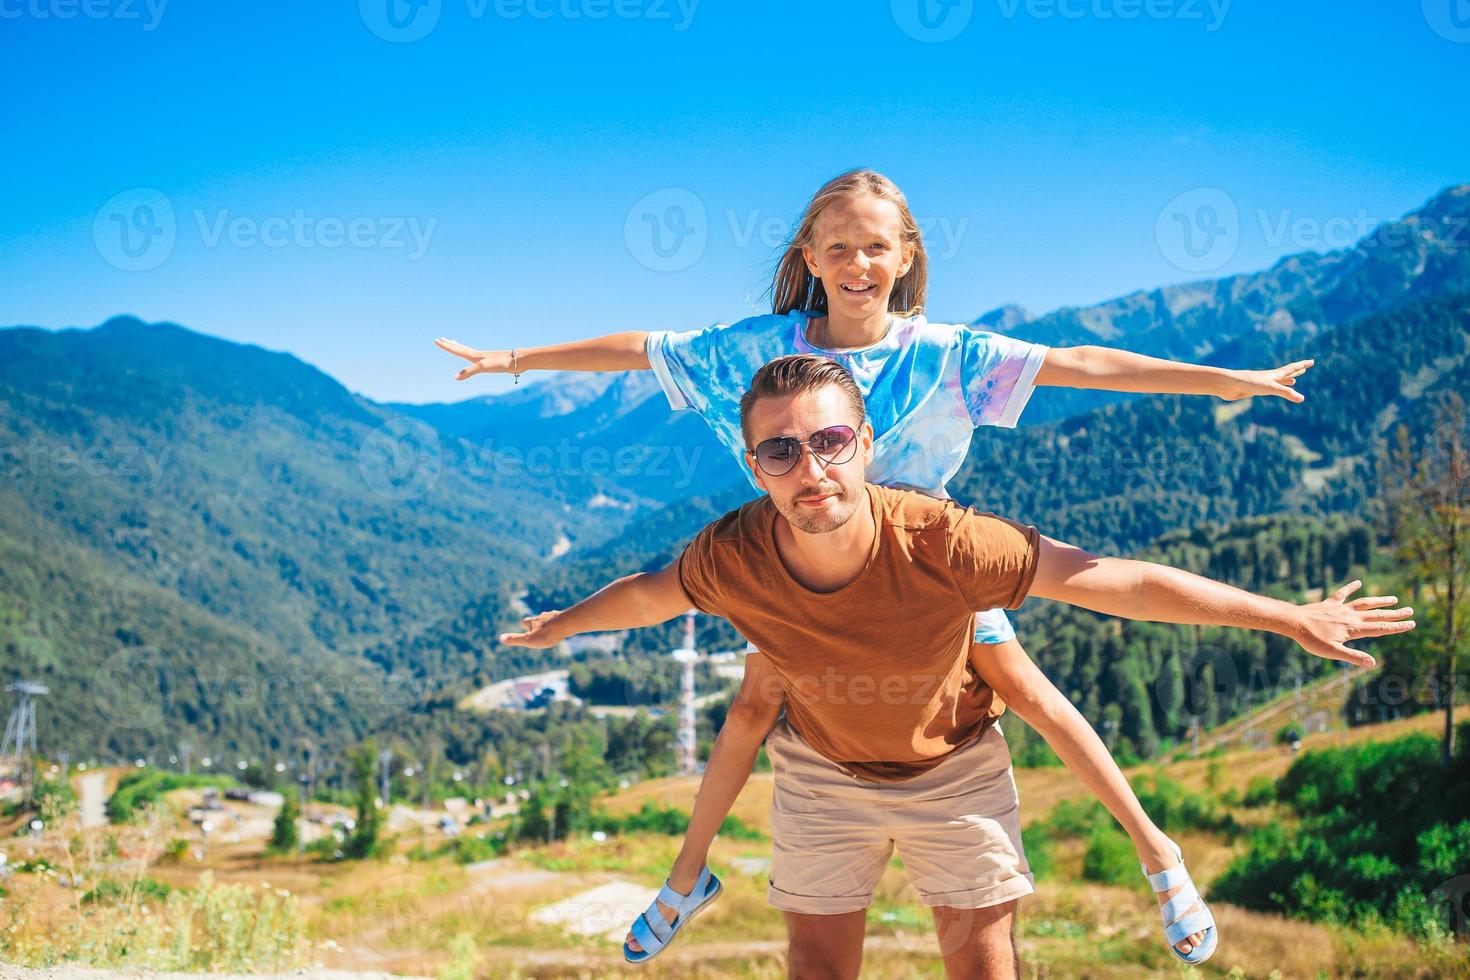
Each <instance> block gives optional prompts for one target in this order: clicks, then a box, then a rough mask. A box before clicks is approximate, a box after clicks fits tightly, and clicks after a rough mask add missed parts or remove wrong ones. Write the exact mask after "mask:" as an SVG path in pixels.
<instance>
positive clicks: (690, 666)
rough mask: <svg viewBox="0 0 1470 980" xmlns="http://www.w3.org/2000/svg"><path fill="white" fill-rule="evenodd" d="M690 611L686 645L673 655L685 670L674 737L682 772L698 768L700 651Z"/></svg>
mask: <svg viewBox="0 0 1470 980" xmlns="http://www.w3.org/2000/svg"><path fill="white" fill-rule="evenodd" d="M696 615H697V614H696V613H695V612H694V610H692V609H691V610H689V611H688V612H687V613H685V614H684V645H683V646H682V647H680V648H679V649H677V650H675V651H674V653H673V657H674V659H675V660H676V661H678V662H679V664H680V666H681V667H682V670H681V672H680V676H679V734H678V735H677V736H676V737H675V739H674V768H675V770H676V771H677V772H678V773H679V774H680V775H685V776H687V775H691V774H693V773H694V772H695V771H697V770H698V768H699V763H698V759H697V758H696V752H695V749H696V743H695V727H694V665H695V664H696V663H697V662H698V661H699V659H700V657H699V651H698V650H697V649H696V648H695V646H694V617H695V616H696Z"/></svg>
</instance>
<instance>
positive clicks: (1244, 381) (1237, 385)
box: [1219, 359, 1317, 403]
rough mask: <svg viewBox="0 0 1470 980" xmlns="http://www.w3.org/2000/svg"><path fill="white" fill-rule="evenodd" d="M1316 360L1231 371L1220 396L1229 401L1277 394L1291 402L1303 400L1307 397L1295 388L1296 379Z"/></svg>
mask: <svg viewBox="0 0 1470 980" xmlns="http://www.w3.org/2000/svg"><path fill="white" fill-rule="evenodd" d="M1316 363H1317V362H1316V360H1314V359H1308V360H1305V361H1295V362H1293V363H1291V364H1288V365H1286V366H1285V367H1279V368H1272V369H1270V370H1267V371H1229V372H1227V377H1226V380H1225V384H1224V386H1223V389H1224V390H1222V391H1221V392H1220V393H1219V394H1220V397H1221V398H1223V399H1225V400H1226V401H1228V402H1233V401H1238V400H1239V399H1241V398H1253V397H1255V396H1256V395H1276V396H1277V397H1278V398H1285V399H1286V400H1287V401H1289V402H1298V403H1300V402H1303V401H1306V398H1305V397H1304V396H1303V395H1302V393H1301V392H1299V391H1296V390H1295V389H1294V387H1293V386H1294V385H1295V384H1296V379H1297V378H1299V377H1301V376H1302V375H1303V374H1306V373H1307V369H1308V368H1310V367H1311V366H1312V365H1313V364H1316Z"/></svg>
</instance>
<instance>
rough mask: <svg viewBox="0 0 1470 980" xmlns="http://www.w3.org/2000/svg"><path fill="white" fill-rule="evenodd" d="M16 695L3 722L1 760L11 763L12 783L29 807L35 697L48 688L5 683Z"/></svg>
mask: <svg viewBox="0 0 1470 980" xmlns="http://www.w3.org/2000/svg"><path fill="white" fill-rule="evenodd" d="M5 690H7V691H9V692H11V693H12V694H14V695H16V700H15V707H13V708H11V709H10V718H9V720H8V721H6V722H5V741H4V742H3V743H0V763H5V764H9V765H11V766H14V770H15V782H16V785H17V786H18V787H19V788H21V789H22V790H23V791H24V793H25V801H26V805H27V806H30V805H31V803H32V801H33V798H34V793H35V789H36V766H35V760H36V703H35V699H36V698H38V697H40V696H41V695H43V694H50V693H51V689H50V688H48V687H47V686H46V685H45V684H37V683H36V682H35V681H16V682H15V683H13V684H7V685H5Z"/></svg>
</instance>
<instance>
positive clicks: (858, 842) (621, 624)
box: [501, 355, 1413, 978]
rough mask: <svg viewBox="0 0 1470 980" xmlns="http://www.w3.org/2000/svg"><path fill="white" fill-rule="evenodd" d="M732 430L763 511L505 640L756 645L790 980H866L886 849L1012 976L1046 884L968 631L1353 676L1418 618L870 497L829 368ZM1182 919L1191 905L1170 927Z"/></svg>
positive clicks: (975, 955) (901, 496)
mask: <svg viewBox="0 0 1470 980" xmlns="http://www.w3.org/2000/svg"><path fill="white" fill-rule="evenodd" d="M741 427H742V430H743V434H744V436H745V439H746V445H747V447H748V451H747V454H746V462H747V464H748V465H749V466H750V467H751V469H752V472H753V473H754V475H755V479H756V482H757V484H758V485H759V486H760V487H761V489H763V490H765V491H766V494H767V496H765V497H762V498H760V499H758V500H756V501H753V502H751V503H748V504H746V505H745V506H743V507H741V508H740V509H739V510H736V511H734V512H732V513H730V514H727V515H725V516H724V517H722V518H721V519H720V520H718V521H716V522H714V523H712V524H710V525H709V526H707V527H706V528H704V529H703V530H702V531H701V532H700V533H699V535H698V536H697V537H696V538H695V540H694V541H693V542H692V543H691V544H690V545H689V546H688V547H687V548H686V549H685V550H684V552H683V554H682V555H681V556H680V557H679V559H678V560H677V561H675V562H673V563H672V564H670V565H669V566H668V567H666V568H664V569H663V570H661V571H658V572H654V573H651V574H639V575H632V576H628V577H626V578H622V579H619V580H618V581H616V582H614V583H612V584H611V585H609V586H607V587H606V588H604V589H602V590H601V591H599V592H598V593H596V594H595V595H593V596H591V597H589V598H588V599H585V600H583V601H582V602H580V603H578V604H577V605H576V606H573V607H572V608H571V609H568V610H566V611H564V612H562V611H553V612H547V613H542V614H540V615H538V616H533V617H528V618H527V619H526V620H524V621H523V622H524V625H525V627H526V629H525V632H523V633H519V634H505V635H503V636H502V637H501V640H502V642H505V643H508V644H513V645H523V646H532V647H548V646H551V645H553V644H555V643H557V642H560V641H561V640H562V639H564V638H565V637H567V636H571V635H573V634H576V633H582V632H589V631H598V630H613V629H627V628H632V627H638V626H650V625H654V624H656V623H661V622H665V621H667V620H669V619H672V618H673V617H675V616H677V615H679V614H681V613H682V612H684V611H685V610H686V609H688V608H689V606H690V605H691V604H693V605H694V606H696V607H697V608H699V609H701V610H703V611H704V612H707V613H710V614H712V615H718V616H723V617H724V618H726V619H728V620H729V621H730V622H731V623H732V624H734V626H735V627H736V628H737V629H738V630H739V631H740V632H741V634H742V635H743V636H745V637H746V638H747V639H749V640H751V641H752V642H753V643H755V645H756V646H757V647H758V648H759V649H760V651H761V652H760V653H759V654H751V655H750V656H749V657H748V658H747V662H746V678H745V683H744V684H743V685H742V688H741V692H740V694H739V695H738V696H737V698H736V702H735V704H734V706H732V709H731V717H732V719H733V718H735V717H736V716H738V717H739V718H740V722H739V723H740V724H741V725H742V726H743V727H745V728H747V729H750V728H751V727H752V726H754V727H755V728H756V729H758V730H759V731H762V732H764V731H766V730H767V729H769V732H770V734H769V735H768V736H767V739H766V749H767V753H768V754H769V755H770V757H771V761H772V766H773V769H774V771H775V795H774V799H773V803H772V829H771V833H772V863H771V876H770V884H769V889H768V898H769V901H770V902H771V904H772V905H774V906H776V907H777V908H780V909H781V910H782V911H783V913H784V915H785V918H786V922H787V927H788V932H789V935H790V956H789V970H790V972H791V975H792V976H800V977H843V978H847V977H856V976H857V975H858V970H859V967H860V965H861V960H862V940H863V930H864V924H865V918H866V913H865V910H866V908H867V906H868V904H869V903H870V901H871V899H872V895H873V891H874V889H875V887H876V885H877V882H878V880H879V878H880V877H881V875H882V872H883V869H884V867H885V866H886V865H887V863H888V859H889V856H890V854H891V853H892V848H893V847H894V846H895V845H896V846H897V848H898V850H899V852H900V854H901V856H902V857H903V859H904V864H905V870H906V872H907V873H908V875H909V877H910V881H911V882H912V883H913V885H914V887H915V889H916V890H917V891H918V892H919V894H920V896H921V897H922V899H923V901H924V902H925V904H927V905H929V906H931V907H932V908H933V910H934V916H935V923H936V927H937V928H938V930H939V933H940V936H941V945H942V952H943V954H944V960H945V967H946V970H947V972H948V973H949V975H950V976H954V977H961V976H963V977H975V976H990V977H997V978H1000V977H1015V976H1017V975H1018V964H1017V962H1016V958H1015V951H1014V942H1013V940H1012V932H1013V928H1014V921H1015V906H1016V902H1017V900H1018V899H1019V898H1020V897H1021V896H1022V895H1025V894H1029V893H1030V892H1031V891H1033V880H1032V876H1031V873H1030V869H1029V867H1028V866H1027V865H1026V861H1025V856H1024V852H1023V850H1022V847H1021V841H1020V823H1019V816H1018V803H1017V800H1016V794H1015V784H1014V780H1013V778H1012V774H1011V768H1010V756H1009V752H1008V750H1007V749H1006V746H1005V741H1004V739H1003V737H1002V736H1001V733H1000V730H999V728H998V727H996V726H995V725H994V717H993V715H992V713H991V712H990V710H989V709H990V706H991V702H992V695H991V692H990V690H989V688H988V687H987V686H986V685H985V684H984V682H983V681H981V679H980V677H979V676H978V673H977V671H976V669H975V668H974V665H973V664H972V663H971V661H970V657H971V652H972V643H971V638H972V622H973V612H974V610H976V609H987V608H992V607H1000V606H1003V607H1005V608H1008V609H1014V608H1016V607H1017V606H1019V605H1020V604H1021V602H1022V600H1023V599H1025V598H1026V596H1028V595H1034V596H1041V597H1043V598H1049V599H1056V600H1059V601H1062V602H1068V603H1071V604H1073V605H1077V606H1082V607H1084V608H1087V609H1092V610H1095V611H1098V612H1102V613H1108V614H1111V615H1115V616H1122V617H1125V618H1129V619H1142V620H1151V621H1157V622H1173V623H1196V624H1200V625H1222V626H1238V627H1243V628H1249V629H1263V630H1269V631H1272V632H1277V633H1281V634H1283V635H1286V636H1289V637H1291V638H1292V639H1294V640H1296V641H1297V642H1298V643H1300V644H1301V646H1302V647H1303V648H1305V649H1306V650H1307V651H1308V652H1310V653H1313V654H1315V655H1317V656H1321V657H1327V658H1330V659H1334V660H1344V661H1347V662H1349V663H1354V664H1358V665H1360V666H1371V665H1372V663H1373V659H1372V658H1371V657H1369V656H1368V655H1366V654H1363V653H1361V652H1359V651H1355V650H1351V649H1349V648H1348V647H1347V646H1345V645H1344V644H1345V642H1346V641H1348V640H1352V639H1357V638H1361V637H1372V636H1382V635H1387V634H1390V633H1398V632H1403V631H1404V630H1407V629H1411V628H1413V623H1412V622H1411V621H1408V620H1407V618H1406V617H1407V616H1408V615H1410V612H1411V611H1410V610H1407V609H1394V610H1387V609H1383V608H1381V607H1383V606H1385V605H1390V604H1392V602H1393V601H1394V600H1392V599H1383V598H1363V599H1358V600H1356V601H1354V602H1352V603H1347V602H1345V600H1346V598H1347V595H1348V594H1350V590H1349V588H1348V587H1345V588H1344V589H1341V590H1339V591H1338V592H1337V593H1336V594H1334V595H1333V596H1332V597H1331V598H1329V599H1327V600H1324V601H1323V602H1319V603H1312V604H1307V605H1301V606H1296V605H1292V604H1291V603H1287V602H1281V601H1279V600H1275V599H1268V598H1264V597H1261V596H1257V595H1253V594H1251V593H1248V592H1243V591H1241V590H1239V589H1235V588H1232V587H1230V586H1227V585H1223V584H1221V583H1218V582H1213V581H1211V580H1209V579H1205V578H1201V577H1199V576H1196V575H1192V574H1189V573H1187V572H1183V571H1179V570H1177V569H1172V568H1168V567H1166V566H1162V565H1157V564H1153V563H1149V562H1140V561H1129V560H1122V559H1115V558H1099V557H1096V556H1094V555H1091V554H1088V553H1087V552H1085V551H1083V550H1081V549H1079V548H1075V547H1072V546H1070V545H1067V544H1063V543H1061V542H1058V541H1054V540H1052V539H1050V538H1047V537H1045V536H1044V535H1042V534H1040V533H1038V532H1037V530H1036V529H1035V528H1034V527H1027V526H1023V525H1020V524H1017V523H1015V522H1013V521H1010V520H1007V519H1004V518H1000V517H996V516H995V515H992V514H984V513H979V512H977V511H974V510H970V509H967V508H962V507H960V506H959V505H957V504H955V503H954V502H953V501H941V500H936V499H933V498H931V497H928V496H925V495H923V494H920V493H916V492H911V491H902V490H893V489H890V488H886V487H881V486H877V485H875V484H870V483H867V482H866V480H865V474H866V468H867V465H868V464H869V463H870V462H871V460H872V454H873V431H872V427H871V426H870V425H869V424H868V422H867V420H866V418H865V410H864V406H863V400H862V395H861V392H860V391H859V390H858V388H857V386H856V385H855V384H854V383H853V381H852V379H851V377H850V376H848V375H847V373H846V372H845V371H844V370H843V369H842V368H841V367H840V366H839V365H837V364H835V363H833V362H831V361H829V360H826V359H824V358H819V357H814V356H810V355H796V356H791V357H783V358H778V359H777V360H775V361H772V362H770V363H769V364H767V365H766V366H764V367H762V368H761V369H760V370H759V371H758V372H757V373H756V375H755V377H754V378H753V379H752V382H751V387H750V390H749V391H748V392H747V393H746V395H745V398H744V400H743V401H742V403H741ZM973 649H978V650H980V651H982V654H983V650H984V648H983V647H973ZM783 700H784V705H785V717H784V718H780V719H778V717H777V716H778V714H779V713H780V709H781V707H782V704H783ZM727 724H728V723H727ZM762 725H764V726H765V727H761V726H762ZM772 725H774V727H771V726H772ZM713 767H714V762H713V760H712V761H711V768H713ZM746 771H747V772H748V771H749V767H748V765H747V766H746ZM708 776H709V774H708V773H707V774H706V785H708V782H709V779H708ZM735 792H738V786H737V787H736V789H735ZM722 794H723V795H722V798H721V799H720V800H719V801H718V803H717V804H716V805H715V806H714V807H713V809H714V810H716V811H718V810H719V809H720V806H721V805H723V806H724V807H725V809H728V804H729V802H731V801H733V798H734V795H733V793H730V792H729V789H728V784H726V786H725V788H724V789H723V790H722ZM726 797H727V798H726ZM705 819H706V820H707V819H708V817H706V818H705ZM692 830H693V824H691V831H692ZM672 883H673V879H672V878H671V884H672ZM1192 912H1193V913H1198V912H1200V907H1198V906H1196V905H1193V904H1191V903H1186V907H1184V908H1180V909H1179V910H1178V916H1177V917H1179V918H1184V917H1188V916H1190V914H1191V913H1192ZM1196 921H1197V917H1196ZM1191 928H1192V929H1193V928H1199V927H1196V926H1191Z"/></svg>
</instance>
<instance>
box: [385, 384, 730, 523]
mask: <svg viewBox="0 0 1470 980" xmlns="http://www.w3.org/2000/svg"><path fill="white" fill-rule="evenodd" d="M392 407H393V408H394V409H396V410H398V411H401V412H403V413H404V414H405V415H409V416H412V417H414V418H418V419H422V420H423V421H425V422H427V423H428V424H430V425H432V426H434V427H435V428H437V429H438V430H439V431H440V432H441V433H445V434H447V435H451V436H456V437H459V438H462V439H465V440H467V441H468V442H470V443H471V444H473V445H475V446H477V447H480V448H481V449H482V451H484V452H486V453H487V454H489V453H492V452H497V451H498V452H499V453H501V454H502V455H512V456H518V457H519V458H524V459H526V460H528V461H530V460H532V459H535V458H538V457H537V454H540V455H539V458H541V459H543V460H552V459H555V460H558V461H561V460H566V461H567V463H566V464H561V463H560V462H558V465H557V473H558V477H559V479H560V480H561V482H562V484H563V491H564V492H565V493H566V494H567V495H568V496H569V497H572V498H575V499H578V500H581V501H584V502H591V505H593V506H599V507H602V508H620V509H622V510H624V511H626V512H629V514H630V516H631V514H632V512H635V511H637V510H638V509H639V508H647V507H657V506H660V505H663V504H667V503H671V502H673V501H677V500H682V499H684V498H685V497H690V496H697V495H699V494H704V493H709V492H711V491H714V490H717V489H719V488H721V487H724V486H726V485H728V484H730V483H732V482H734V481H736V480H743V477H742V476H741V473H740V471H739V469H738V467H737V466H736V464H735V462H734V460H733V459H731V458H730V455H729V453H728V452H726V450H725V449H724V447H722V446H721V445H720V443H719V441H718V440H717V439H716V438H715V437H714V434H713V433H712V432H711V431H710V429H709V426H707V425H706V424H705V423H704V420H703V419H701V418H700V417H699V416H698V415H696V414H695V413H694V412H690V411H681V412H673V411H670V410H669V406H668V402H667V400H666V399H665V398H664V396H663V393H662V392H661V391H660V390H659V386H658V381H657V380H656V379H655V378H654V376H653V374H652V372H649V371H629V372H617V373H607V374H585V373H583V374H579V373H574V372H555V373H552V374H549V375H544V376H537V377H536V380H535V381H532V382H531V383H529V384H524V385H521V386H517V387H513V388H512V389H511V390H510V391H509V392H507V393H504V394H499V395H484V396H481V397H478V398H471V399H468V400H466V401H461V402H453V403H449V404H443V403H438V404H428V405H407V404H397V405H394V406H392Z"/></svg>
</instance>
